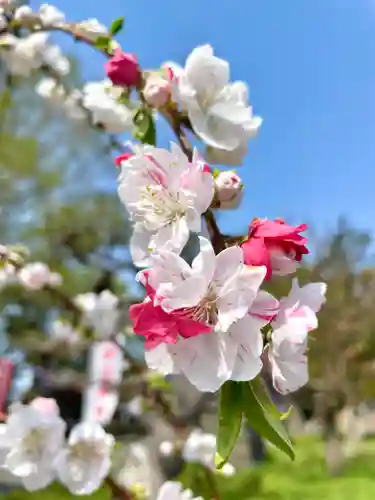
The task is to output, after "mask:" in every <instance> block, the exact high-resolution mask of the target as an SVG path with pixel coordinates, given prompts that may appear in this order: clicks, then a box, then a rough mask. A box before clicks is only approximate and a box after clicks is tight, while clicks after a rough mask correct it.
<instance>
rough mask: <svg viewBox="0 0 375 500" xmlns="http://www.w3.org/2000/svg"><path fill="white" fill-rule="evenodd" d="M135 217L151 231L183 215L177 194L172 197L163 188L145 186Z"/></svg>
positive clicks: (183, 211)
mask: <svg viewBox="0 0 375 500" xmlns="http://www.w3.org/2000/svg"><path fill="white" fill-rule="evenodd" d="M137 215H139V216H140V217H141V219H142V220H144V222H145V226H146V228H147V229H148V230H150V231H153V230H157V229H160V228H161V227H164V226H167V225H168V224H171V223H172V222H175V221H176V220H178V219H181V218H182V217H183V216H184V215H185V210H184V209H183V206H182V205H181V201H180V199H179V195H178V193H177V194H176V195H173V194H172V193H171V192H170V191H168V190H167V189H165V187H163V186H146V187H145V188H144V189H143V191H142V193H141V200H140V203H139V204H138V206H137Z"/></svg>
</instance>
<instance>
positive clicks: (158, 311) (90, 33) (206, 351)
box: [0, 0, 326, 500]
mask: <svg viewBox="0 0 375 500" xmlns="http://www.w3.org/2000/svg"><path fill="white" fill-rule="evenodd" d="M1 5H2V7H1V8H2V10H1V11H0V58H1V59H2V61H3V62H4V64H5V67H6V69H7V71H8V73H9V74H10V75H14V76H23V77H28V76H30V75H31V74H32V73H33V72H35V70H43V74H44V75H46V74H47V76H45V77H44V78H42V79H41V80H39V82H38V83H37V86H36V91H37V92H38V94H39V95H40V96H42V97H43V98H45V99H47V100H48V101H50V102H51V103H52V104H53V105H55V106H57V107H58V108H59V109H62V110H64V112H65V113H66V114H67V116H68V117H70V118H71V119H72V120H73V121H74V122H76V123H78V124H82V123H86V124H88V125H89V126H91V127H93V128H95V129H96V130H100V131H103V132H107V133H108V134H110V135H111V136H113V135H122V134H124V133H127V134H130V135H131V136H133V137H134V138H135V139H136V140H137V142H136V143H135V144H132V143H130V144H129V142H127V143H122V142H121V141H117V140H116V141H115V142H113V137H112V142H111V144H112V143H115V144H116V147H117V148H118V149H120V150H121V154H120V155H119V156H117V158H116V159H115V164H116V166H117V167H118V171H119V176H118V196H119V199H120V200H121V202H122V203H123V204H124V206H125V208H126V210H127V212H128V215H129V219H130V221H131V223H132V229H133V233H132V237H131V241H130V255H131V258H132V261H133V263H134V265H135V266H136V267H137V268H139V269H140V270H139V272H138V274H137V280H138V282H139V283H140V284H141V285H143V287H144V290H145V298H144V300H143V301H142V302H141V303H138V304H134V305H132V306H131V307H130V310H129V316H130V320H131V322H132V326H133V330H134V333H135V334H136V335H138V336H139V337H141V338H142V339H143V340H144V346H145V361H146V364H147V366H148V368H150V369H152V370H156V371H158V372H160V373H161V374H163V375H169V374H182V375H184V376H185V377H186V378H187V379H188V380H189V382H190V383H191V384H193V385H194V386H195V387H196V388H197V389H198V390H199V391H202V392H216V391H218V390H219V389H220V388H221V387H222V386H223V385H224V384H226V383H227V382H228V381H236V382H248V381H251V380H253V379H255V378H256V377H257V376H258V375H260V374H261V373H262V371H263V373H264V372H266V373H268V374H269V375H270V377H271V378H272V380H273V384H274V387H275V389H276V390H277V391H279V392H280V393H282V394H288V393H290V392H293V391H296V390H298V389H299V388H300V387H302V386H303V385H304V384H306V383H307V382H308V360H307V354H306V353H307V344H308V338H309V333H310V332H311V331H312V330H314V329H316V328H317V326H318V320H317V313H318V312H319V310H320V309H321V307H322V305H323V304H324V302H325V294H326V285H325V284H324V283H309V284H304V285H302V286H300V284H299V282H298V279H297V277H296V272H297V270H298V267H299V266H300V265H301V263H302V262H303V258H304V256H306V255H307V254H308V253H309V250H308V248H307V243H308V240H307V237H306V236H305V231H306V230H307V226H306V225H305V224H301V225H297V226H291V225H289V224H287V223H286V222H285V221H284V220H283V219H275V220H269V219H264V218H263V219H261V218H254V219H253V220H252V221H251V222H250V224H249V228H248V232H247V234H243V235H239V236H231V235H226V234H223V233H222V232H221V231H220V228H219V226H218V224H217V221H216V218H215V210H223V209H224V210H228V209H230V210H233V209H235V208H238V207H239V206H240V204H241V201H242V199H243V192H244V185H243V183H242V181H241V178H240V176H239V175H238V174H237V173H236V171H234V170H232V167H233V166H238V165H242V164H243V163H244V158H245V156H246V154H247V149H248V142H249V140H250V139H253V138H254V137H256V135H257V134H258V131H259V128H260V126H261V124H262V118H260V117H259V116H257V115H256V114H254V112H253V109H252V106H251V105H250V103H249V92H248V87H247V85H246V84H245V83H244V82H242V81H232V79H231V76H230V67H229V63H228V62H227V61H225V60H223V59H221V58H219V57H217V55H215V54H214V51H213V48H212V47H211V46H210V45H203V46H200V47H196V48H195V49H193V50H192V52H191V53H190V55H189V56H188V57H187V59H186V62H185V64H184V65H183V66H180V65H178V64H176V63H175V62H170V61H167V62H164V63H162V64H161V65H160V67H159V68H157V69H152V70H143V69H142V68H141V65H140V63H139V61H138V59H137V56H136V55H135V54H133V53H127V52H124V51H123V50H122V49H121V47H120V45H119V43H118V42H117V41H116V40H115V38H114V37H115V35H116V33H117V32H118V30H119V29H121V22H114V23H113V24H112V25H111V27H110V28H107V27H105V26H103V25H102V24H101V23H100V22H99V21H97V20H95V19H89V20H86V21H83V22H70V21H68V20H67V19H66V18H65V15H64V13H62V12H61V11H60V10H58V9H57V8H56V7H54V6H52V5H49V4H43V5H42V6H41V7H40V8H39V10H38V11H35V10H33V9H32V8H31V7H29V6H21V7H17V6H16V5H15V3H14V2H12V1H7V0H4V1H2V2H1ZM117 21H118V20H117ZM50 31H62V32H64V33H68V34H70V35H72V36H73V37H74V39H75V40H77V41H80V42H85V43H87V44H89V45H91V46H93V47H95V48H96V49H98V50H100V51H101V52H102V53H103V54H104V55H105V56H106V57H107V61H106V63H105V67H104V70H105V73H106V79H104V80H103V81H99V82H87V83H86V84H84V86H83V88H82V89H76V88H70V87H69V86H68V85H67V84H66V82H65V76H66V75H67V74H68V72H69V70H70V63H69V60H68V59H67V58H66V57H65V56H64V55H63V53H62V52H61V51H60V49H59V47H58V46H56V45H55V44H53V43H51V42H50V40H49V32H50ZM20 33H21V35H20ZM159 115H160V116H162V117H163V118H164V119H165V120H166V121H167V123H168V124H169V125H170V126H171V129H172V130H173V132H174V133H175V135H176V141H177V142H178V145H177V144H171V147H170V149H165V148H159V147H157V145H156V138H155V135H156V134H155V119H156V118H157V117H158V116H159ZM191 135H192V136H193V137H194V139H196V140H197V141H196V142H198V145H197V147H195V148H193V146H192V144H191V141H190V136H191ZM213 165H228V166H230V170H218V169H217V168H215V169H214V168H213ZM192 239H196V240H197V241H198V242H199V251H198V253H197V254H196V255H195V257H194V258H193V259H192V260H191V261H190V260H189V262H188V261H187V260H186V259H185V258H184V257H183V255H184V249H185V248H186V246H187V244H188V243H189V242H190V241H191V240H192ZM1 273H2V274H1V275H0V284H1V285H3V286H5V285H7V284H11V283H15V282H17V283H20V284H21V285H22V286H23V287H24V288H26V289H27V290H41V289H43V288H48V289H51V288H53V287H57V286H59V285H60V284H61V280H62V279H61V276H60V275H58V274H57V273H53V272H51V271H50V270H49V268H48V266H46V265H45V264H42V263H29V264H26V265H23V266H16V265H14V264H13V263H11V262H10V263H7V264H6V265H5V266H4V268H3V269H2V271H1ZM279 276H290V277H292V279H291V287H290V292H289V294H288V295H287V296H286V297H281V298H280V297H274V296H273V295H271V294H270V293H269V292H267V291H266V289H265V287H266V285H267V284H268V283H269V282H270V281H272V280H276V279H278V277H279ZM71 305H72V307H73V309H75V310H77V311H79V312H81V314H82V318H83V322H82V325H83V326H84V327H85V328H88V329H92V330H93V331H95V333H96V339H97V340H98V339H99V340H101V341H102V343H103V341H113V340H114V338H115V336H116V334H117V333H118V322H119V318H120V313H121V303H120V301H119V299H118V298H117V297H116V296H114V295H113V294H112V293H111V292H109V291H107V290H106V291H104V292H102V293H101V294H99V295H96V294H92V293H87V294H83V295H79V296H77V297H76V298H75V299H73V301H72V302H71ZM51 334H52V336H53V337H54V338H55V339H57V340H62V341H64V342H67V343H74V342H76V341H77V337H78V332H77V330H76V329H75V327H73V326H72V325H70V324H68V323H64V322H62V321H61V320H56V321H55V322H54V323H53V324H52V328H51ZM120 372H121V369H120V370H117V371H116V373H120ZM116 376H117V375H116ZM117 403H118V400H117V399H116V401H115V405H114V406H116V405H117ZM129 405H130V406H129V407H130V408H133V411H134V412H135V413H139V412H140V411H141V409H140V408H139V400H138V399H136V400H132V401H131V402H130V403H129ZM112 414H113V412H112V413H111V415H112ZM4 439H5V440H4V443H5V444H6V446H7V447H8V449H9V451H8V452H7V458H6V466H7V468H8V469H9V471H11V472H12V473H13V474H14V475H16V476H18V477H20V478H21V479H22V482H23V484H24V486H25V488H27V489H29V490H36V489H40V488H43V487H45V486H46V485H48V484H50V483H51V482H52V481H53V480H55V479H56V478H57V479H58V480H59V481H60V482H61V483H63V484H64V485H66V487H67V488H68V489H69V491H71V492H72V493H74V494H90V493H92V492H93V491H95V490H96V489H97V488H98V487H99V486H100V484H101V483H102V481H103V480H104V479H105V478H106V477H107V476H108V474H109V472H110V464H111V460H110V458H111V454H112V450H113V445H114V440H113V437H112V436H110V435H109V434H107V433H106V432H105V431H104V430H103V428H102V427H101V426H100V425H99V423H98V422H95V420H93V419H89V418H87V419H86V420H84V421H83V422H81V423H80V424H78V425H77V426H76V427H74V428H73V430H72V431H71V433H70V435H69V438H68V439H67V440H66V439H65V423H64V422H63V420H62V419H61V417H60V416H59V412H58V408H57V406H56V404H55V403H54V402H53V401H51V400H43V399H37V400H34V401H33V402H32V403H31V404H30V405H28V406H26V405H20V404H17V405H14V406H12V407H11V409H10V413H9V417H8V421H7V424H6V433H5V438H4ZM167 448H168V445H166V444H165V443H164V450H166V449H167ZM169 448H170V446H169ZM138 451H139V450H138ZM215 451H216V438H215V436H212V435H203V434H202V433H200V432H198V431H193V433H192V434H191V435H190V436H189V438H188V440H187V443H186V444H185V447H184V449H183V456H184V459H185V460H186V461H192V462H199V463H201V464H203V465H205V466H206V467H207V468H210V469H211V468H212V469H213V467H214V455H215ZM135 456H136V457H137V456H140V455H139V453H138V452H137V453H135ZM136 460H138V459H137V458H136ZM225 466H226V471H227V473H228V474H231V473H233V472H234V470H233V467H232V466H231V465H230V464H228V463H226V464H225ZM129 468H131V467H130V466H129ZM223 472H224V473H225V470H223ZM192 497H193V495H192V493H191V492H189V491H183V490H182V487H181V485H180V484H178V483H166V484H165V485H164V486H163V487H162V488H161V490H160V491H159V494H158V500H166V499H167V498H168V500H184V499H185V500H186V499H191V498H192Z"/></svg>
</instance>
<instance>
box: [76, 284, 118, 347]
mask: <svg viewBox="0 0 375 500" xmlns="http://www.w3.org/2000/svg"><path fill="white" fill-rule="evenodd" d="M74 302H75V304H76V305H77V307H79V308H80V309H81V310H82V312H83V314H84V321H85V323H86V324H87V325H89V326H91V327H92V328H94V330H95V332H96V333H97V335H98V336H99V337H100V338H103V339H105V338H108V337H109V336H111V335H115V334H116V333H118V332H116V331H115V328H116V325H117V322H118V318H119V314H120V312H119V310H118V309H117V307H118V303H119V299H118V297H116V295H113V293H111V292H110V291H109V290H103V291H102V292H101V293H100V294H99V295H96V294H95V293H85V294H81V295H77V297H76V298H75V299H74Z"/></svg>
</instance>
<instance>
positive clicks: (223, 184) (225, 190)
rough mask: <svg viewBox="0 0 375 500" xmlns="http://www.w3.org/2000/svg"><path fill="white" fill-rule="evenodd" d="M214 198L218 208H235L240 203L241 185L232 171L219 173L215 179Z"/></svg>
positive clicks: (238, 178)
mask: <svg viewBox="0 0 375 500" xmlns="http://www.w3.org/2000/svg"><path fill="white" fill-rule="evenodd" d="M215 187H216V198H217V201H218V202H219V206H220V208H224V209H232V208H237V207H238V205H239V204H240V202H241V199H242V194H243V185H242V184H241V179H240V177H239V176H238V175H237V174H236V173H235V172H234V171H230V170H228V171H226V172H220V174H219V175H218V176H217V177H216V179H215Z"/></svg>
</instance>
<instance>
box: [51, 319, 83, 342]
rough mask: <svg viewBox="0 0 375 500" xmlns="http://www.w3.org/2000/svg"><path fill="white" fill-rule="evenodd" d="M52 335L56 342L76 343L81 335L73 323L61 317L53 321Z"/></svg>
mask: <svg viewBox="0 0 375 500" xmlns="http://www.w3.org/2000/svg"><path fill="white" fill-rule="evenodd" d="M50 335H51V337H52V339H53V340H55V341H56V342H64V343H67V344H74V343H75V342H77V341H78V340H79V335H78V333H77V331H76V330H74V328H73V327H72V325H71V324H69V323H67V322H65V321H61V320H59V319H57V320H55V321H53V322H52V323H51V328H50Z"/></svg>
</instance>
